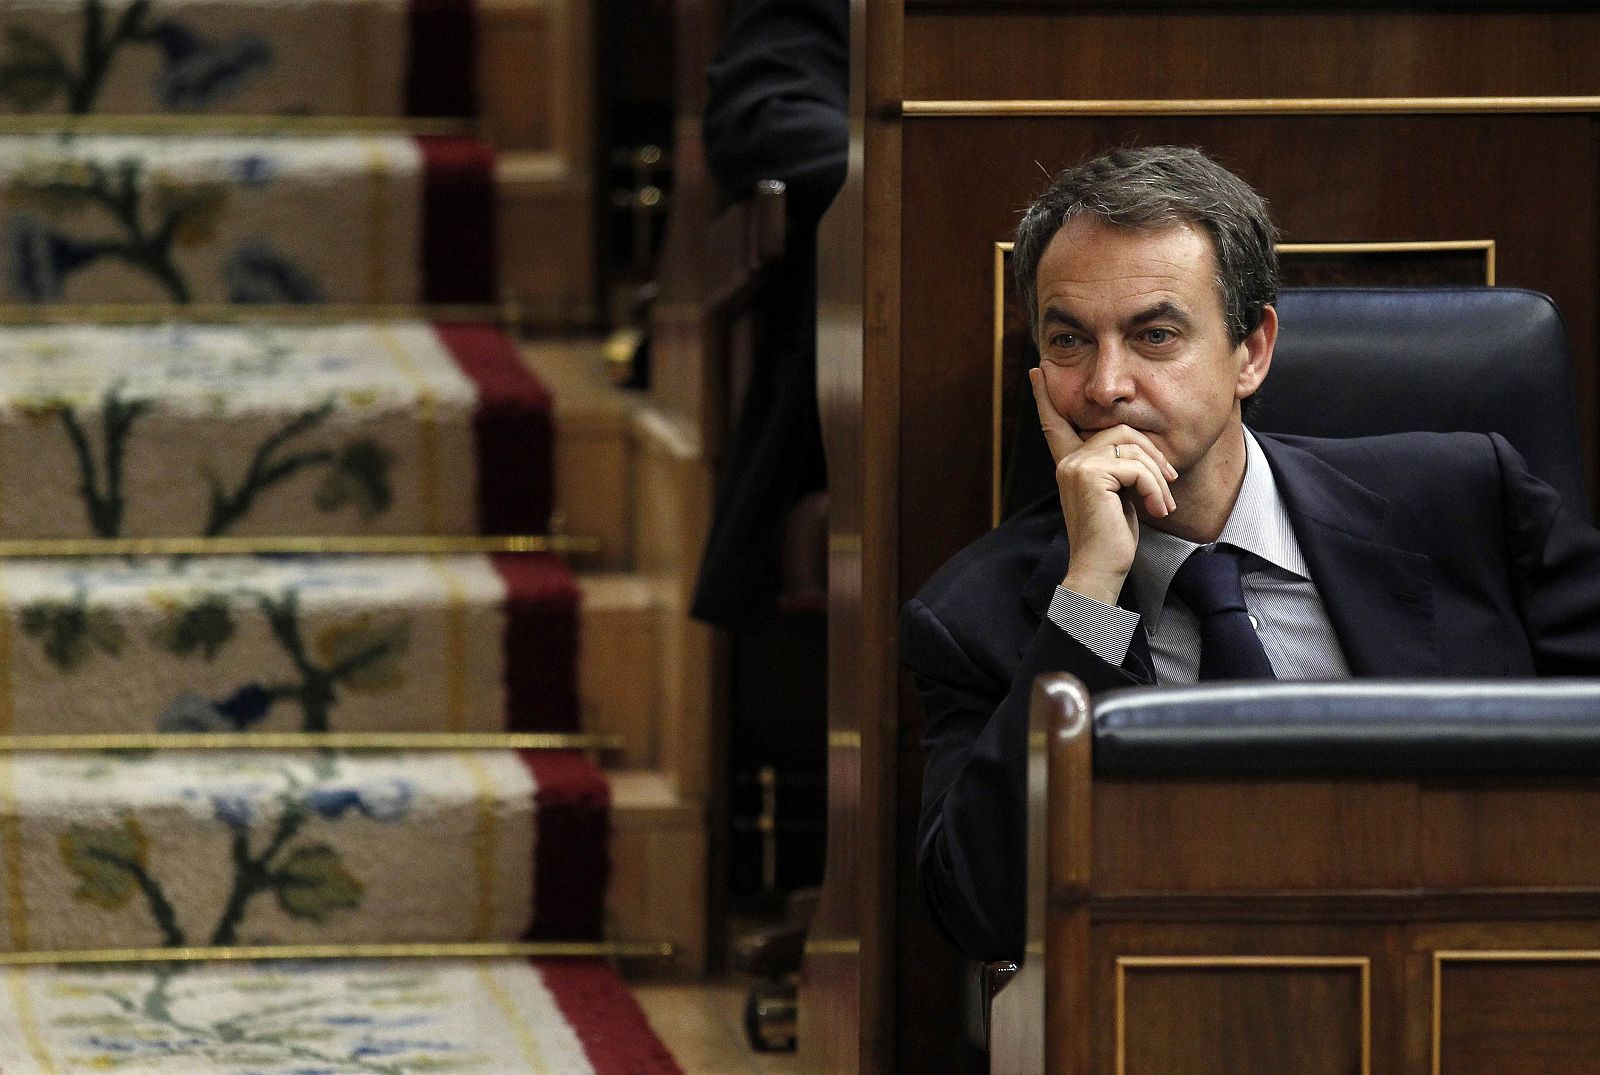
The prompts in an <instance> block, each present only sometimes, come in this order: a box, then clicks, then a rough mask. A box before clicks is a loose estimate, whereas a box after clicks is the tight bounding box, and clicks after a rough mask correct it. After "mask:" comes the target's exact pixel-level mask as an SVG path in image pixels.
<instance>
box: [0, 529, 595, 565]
mask: <svg viewBox="0 0 1600 1075" xmlns="http://www.w3.org/2000/svg"><path fill="white" fill-rule="evenodd" d="M599 548H600V542H599V541H598V540H597V539H595V538H589V537H574V536H571V535H567V534H494V535H473V534H421V535H412V534H374V535H365V534H326V535H316V536H311V535H286V536H282V537H138V538H6V539H0V560H3V559H13V560H16V559H38V558H41V557H48V558H56V557H72V558H78V557H85V556H262V555H267V556H271V555H296V556H346V555H354V556H448V555H454V554H459V555H466V554H483V553H592V552H596V551H598V550H599Z"/></svg>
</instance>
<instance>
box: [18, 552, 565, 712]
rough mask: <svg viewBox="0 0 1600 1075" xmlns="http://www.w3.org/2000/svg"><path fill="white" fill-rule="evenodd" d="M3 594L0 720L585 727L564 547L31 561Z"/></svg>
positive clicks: (22, 565) (25, 562) (22, 564)
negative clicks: (544, 551) (513, 551)
mask: <svg viewBox="0 0 1600 1075" xmlns="http://www.w3.org/2000/svg"><path fill="white" fill-rule="evenodd" d="M0 597H3V599H4V601H5V605H6V608H7V610H8V611H7V613H6V615H5V618H4V620H3V621H0V631H3V635H0V646H3V648H4V649H5V651H6V652H7V653H8V657H7V661H6V663H7V665H8V669H7V671H8V674H7V675H6V676H5V677H4V679H3V680H0V717H3V718H5V719H4V720H3V721H0V732H11V733H17V734H93V733H130V732H154V731H173V732H185V731H188V732H212V731H221V732H235V731H255V732H301V731H339V732H485V731H508V730H515V731H574V730H576V705H575V702H574V699H573V691H572V688H571V680H572V675H573V664H574V659H575V653H574V650H575V648H576V639H575V632H576V629H577V625H576V604H577V595H576V592H575V590H574V588H573V585H572V582H571V579H570V576H568V575H567V573H566V572H565V570H564V569H563V568H562V567H561V566H560V565H559V564H558V563H556V562H554V561H551V560H549V559H548V558H518V557H500V558H494V559H491V558H488V557H478V556H457V557H437V558H425V557H378V558H371V557H364V558H354V557H352V558H296V559H285V560H252V559H238V558H224V559H211V558H206V559H189V560H164V559H155V560H144V561H137V562H133V563H130V562H127V561H120V560H118V561H104V560H93V561H81V562H77V563H73V562H71V561H66V562H60V561H31V562H30V561H22V562H16V563H11V564H0ZM323 687H328V688H330V689H329V690H328V691H327V692H326V693H324V692H323V691H322V688H323Z"/></svg>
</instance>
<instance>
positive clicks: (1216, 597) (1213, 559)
mask: <svg viewBox="0 0 1600 1075" xmlns="http://www.w3.org/2000/svg"><path fill="white" fill-rule="evenodd" d="M1172 590H1173V592H1174V593H1176V594H1177V595H1178V596H1179V597H1180V598H1182V599H1183V603H1184V604H1186V605H1188V606H1189V610H1190V611H1191V612H1193V613H1194V614H1195V616H1196V617H1197V618H1200V619H1204V618H1206V617H1208V616H1215V615H1218V614H1219V613H1224V612H1243V611H1245V606H1244V586H1243V585H1242V584H1241V583H1240V582H1239V553H1238V550H1236V549H1232V548H1228V547H1225V546H1221V545H1213V546H1211V547H1210V548H1199V549H1196V550H1195V551H1194V552H1192V553H1190V554H1189V558H1188V559H1187V560H1185V561H1184V562H1183V565H1182V566H1181V567H1179V568H1178V573H1177V574H1175V575H1173V576H1172Z"/></svg>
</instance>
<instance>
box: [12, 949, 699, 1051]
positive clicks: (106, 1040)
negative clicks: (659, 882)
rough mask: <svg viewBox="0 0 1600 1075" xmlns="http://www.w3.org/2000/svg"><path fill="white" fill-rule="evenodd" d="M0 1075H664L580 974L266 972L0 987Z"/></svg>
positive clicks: (237, 969) (144, 970)
mask: <svg viewBox="0 0 1600 1075" xmlns="http://www.w3.org/2000/svg"><path fill="white" fill-rule="evenodd" d="M7 984H8V986H9V989H8V995H7V998H6V999H7V1001H8V1003H6V1004H3V1005H0V1056H3V1057H5V1058H6V1064H5V1070H6V1072H7V1075H47V1073H51V1072H70V1073H77V1072H90V1071H115V1072H121V1073H123V1075H145V1073H149V1075H214V1073H220V1072H227V1073H229V1075H246V1073H249V1075H309V1073H311V1072H316V1073H319V1075H408V1073H413V1072H416V1073H420V1072H455V1073H461V1075H509V1073H512V1072H528V1073H541V1075H543V1073H551V1075H589V1073H598V1075H606V1073H608V1072H617V1073H627V1075H673V1073H676V1072H677V1071H678V1068H677V1065H676V1064H674V1063H673V1061H672V1059H671V1057H670V1056H669V1055H667V1053H666V1051H665V1049H663V1048H662V1046H661V1045H660V1043H659V1042H658V1041H657V1040H656V1039H655V1037H654V1035H653V1034H652V1033H651V1032H650V1029H649V1027H648V1025H647V1024H646V1023H645V1021H644V1017H643V1016H642V1015H641V1014H640V1012H639V1009H638V1007H637V1005H636V1004H635V1003H634V1001H633V999H632V998H631V997H630V996H628V994H627V991H626V990H625V989H624V988H623V987H622V986H621V985H620V984H618V983H617V981H616V979H615V977H614V976H612V975H611V974H610V972H609V971H608V970H607V969H606V968H604V967H602V966H597V965H594V964H585V963H571V964H544V965H538V964H529V963H527V962H524V961H518V960H493V961H487V960H486V961H477V962H468V961H455V960H426V961H423V960H417V961H405V962H399V961H394V962H382V963H374V962H365V963H343V962H341V963H287V962H285V963H272V964H256V965H250V966H237V965H235V966H204V967H193V966H179V965H173V964H165V965H160V966H154V967H141V968H137V969H128V968H106V969H93V970H87V969H65V968H50V969H30V970H12V971H10V972H9V974H8V983H7Z"/></svg>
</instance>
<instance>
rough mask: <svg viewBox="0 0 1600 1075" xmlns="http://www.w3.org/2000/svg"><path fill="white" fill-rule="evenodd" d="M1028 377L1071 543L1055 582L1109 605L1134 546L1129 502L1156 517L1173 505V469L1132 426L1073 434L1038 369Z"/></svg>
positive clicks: (1135, 527) (1135, 526)
mask: <svg viewBox="0 0 1600 1075" xmlns="http://www.w3.org/2000/svg"><path fill="white" fill-rule="evenodd" d="M1028 380H1029V383H1030V384H1031V385H1032V387H1033V401H1034V404H1035V405H1036V406H1037V407H1038V409H1039V424H1040V426H1041V427H1042V428H1043V430H1044V437H1045V441H1046V442H1047V443H1048V444H1049V445H1050V455H1051V457H1052V458H1053V459H1054V460H1055V464H1056V488H1057V490H1058V491H1059V492H1060V495H1061V515H1062V518H1063V519H1064V520H1065V522H1066V525H1067V538H1068V540H1069V541H1070V542H1071V544H1072V562H1071V565H1070V566H1069V568H1068V570H1067V577H1066V578H1065V579H1063V580H1062V585H1063V586H1065V587H1066V588H1067V589H1069V590H1071V591H1072V592H1074V593H1078V594H1082V595H1083V596H1084V597H1089V598H1093V599H1094V600H1096V601H1099V602H1100V603H1101V604H1106V605H1114V604H1116V603H1117V597H1118V595H1119V594H1121V592H1122V584H1123V581H1124V580H1125V579H1126V578H1127V577H1128V571H1129V570H1130V569H1131V568H1132V567H1133V554H1134V552H1135V550H1137V549H1138V547H1139V516H1138V511H1137V506H1138V505H1141V504H1142V505H1143V507H1144V510H1145V511H1146V512H1147V513H1149V515H1150V516H1151V517H1152V518H1156V519H1161V518H1165V517H1166V516H1167V515H1169V514H1171V513H1172V512H1173V511H1175V510H1177V507H1178V504H1177V501H1175V500H1174V499H1173V498H1172V490H1171V488H1170V486H1169V485H1168V483H1169V482H1170V481H1173V480H1175V479H1176V478H1177V476H1178V472H1177V471H1176V470H1175V469H1173V467H1172V464H1170V463H1168V462H1167V458H1166V456H1164V455H1163V454H1161V450H1160V449H1159V448H1157V447H1156V446H1155V444H1154V442H1152V441H1151V440H1150V438H1149V437H1147V436H1145V435H1144V434H1143V433H1141V432H1139V431H1138V430H1137V429H1134V428H1133V427H1132V426H1127V425H1118V426H1111V427H1109V428H1106V429H1102V430H1098V431H1097V432H1095V433H1093V434H1091V435H1090V436H1089V437H1088V438H1083V437H1080V436H1078V433H1077V431H1076V430H1074V429H1073V428H1072V423H1070V422H1068V421H1067V419H1066V418H1065V417H1063V416H1062V414H1061V412H1060V411H1058V410H1056V407H1055V404H1054V403H1052V402H1051V400H1050V395H1049V393H1048V392H1047V391H1046V390H1045V384H1044V374H1043V373H1042V372H1041V371H1040V370H1039V369H1038V368H1034V369H1030V370H1029V371H1028Z"/></svg>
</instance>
